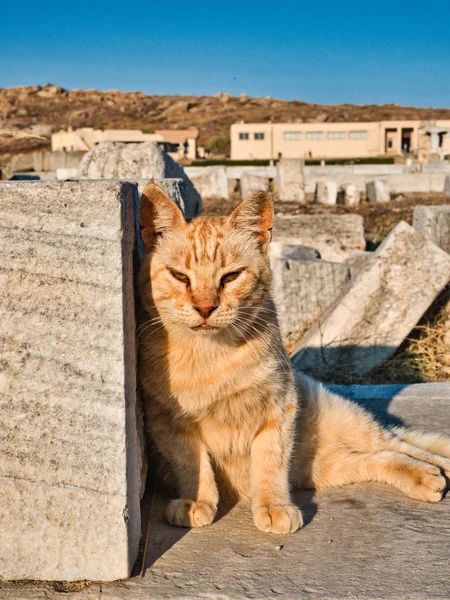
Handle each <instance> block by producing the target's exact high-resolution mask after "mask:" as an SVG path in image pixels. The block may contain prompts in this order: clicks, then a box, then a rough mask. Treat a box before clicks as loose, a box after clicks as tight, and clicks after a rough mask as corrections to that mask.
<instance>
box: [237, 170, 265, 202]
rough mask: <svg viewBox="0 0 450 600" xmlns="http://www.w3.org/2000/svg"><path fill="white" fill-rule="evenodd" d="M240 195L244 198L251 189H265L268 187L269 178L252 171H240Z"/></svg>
mask: <svg viewBox="0 0 450 600" xmlns="http://www.w3.org/2000/svg"><path fill="white" fill-rule="evenodd" d="M240 184H241V197H242V199H244V198H246V197H247V196H248V195H249V194H250V193H251V192H253V190H265V191H267V190H268V189H269V180H268V179H267V177H261V176H260V175H255V174H253V173H242V175H241V179H240Z"/></svg>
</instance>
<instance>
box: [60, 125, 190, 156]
mask: <svg viewBox="0 0 450 600" xmlns="http://www.w3.org/2000/svg"><path fill="white" fill-rule="evenodd" d="M197 138H198V130H197V129H178V130H176V129H160V130H156V131H155V133H144V132H143V131H141V130H140V129H105V130H103V129H93V128H92V127H82V128H80V129H75V130H73V129H72V128H71V127H69V129H68V130H67V131H64V130H61V131H58V132H57V133H54V134H53V135H52V151H53V152H57V151H60V150H63V151H66V152H74V151H75V152H77V151H78V152H89V150H92V148H93V147H94V146H95V145H96V144H98V143H99V142H124V143H128V144H130V143H137V142H156V143H157V144H158V145H159V146H160V147H161V148H162V149H163V150H165V152H167V153H168V154H169V155H170V156H171V157H172V158H173V159H174V160H180V159H182V158H187V159H190V160H194V159H195V158H196V156H197Z"/></svg>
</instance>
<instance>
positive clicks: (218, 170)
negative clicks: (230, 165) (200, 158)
mask: <svg viewBox="0 0 450 600" xmlns="http://www.w3.org/2000/svg"><path fill="white" fill-rule="evenodd" d="M192 181H193V183H194V185H195V188H196V189H197V190H198V193H199V194H200V196H201V197H202V198H228V197H229V193H230V192H229V187H228V176H227V169H226V167H221V166H218V167H206V168H205V169H204V170H203V171H202V173H201V175H199V176H197V177H193V178H192Z"/></svg>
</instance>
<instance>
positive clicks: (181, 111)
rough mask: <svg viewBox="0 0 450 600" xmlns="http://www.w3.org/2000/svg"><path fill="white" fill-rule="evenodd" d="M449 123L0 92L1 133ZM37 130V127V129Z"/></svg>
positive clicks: (17, 145) (263, 104)
mask: <svg viewBox="0 0 450 600" xmlns="http://www.w3.org/2000/svg"><path fill="white" fill-rule="evenodd" d="M383 119H384V120H390V119H450V108H447V109H443V108H442V109H439V108H430V109H429V108H414V107H405V106H397V105H395V104H384V105H381V106H380V105H376V104H369V105H355V104H337V105H324V104H310V103H307V102H301V101H300V100H292V101H286V100H278V99H275V98H251V97H249V96H247V95H241V96H231V95H230V94H227V93H224V92H221V93H219V94H216V95H215V96H148V95H146V94H143V93H142V92H119V91H116V90H109V91H106V92H102V91H98V90H81V89H75V90H65V89H63V88H62V87H60V86H57V85H53V84H47V85H44V86H38V85H30V86H24V87H17V88H0V129H8V130H25V131H30V130H34V131H38V130H39V128H38V127H37V126H39V125H41V126H42V125H47V126H48V127H47V131H46V132H47V135H48V134H49V133H50V132H51V131H56V130H59V129H61V128H67V127H68V126H69V125H71V126H72V127H73V128H76V127H95V128H103V129H104V128H117V129H128V128H132V129H143V130H147V131H149V130H150V131H151V130H153V129H166V128H167V129H169V128H170V129H184V128H188V127H197V128H198V129H199V131H200V139H199V143H200V144H203V143H205V142H207V141H208V140H211V138H213V137H214V136H227V135H229V128H230V125H231V124H232V123H234V122H236V121H240V120H242V121H248V122H261V121H273V122H283V121H284V122H286V121H291V122H295V121H298V122H326V121H375V120H383ZM41 130H42V128H41ZM45 146H48V143H46V142H44V141H42V140H36V139H17V138H6V137H0V153H2V154H4V153H6V152H18V151H29V150H32V149H33V148H36V147H45Z"/></svg>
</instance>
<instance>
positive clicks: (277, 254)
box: [269, 242, 320, 261]
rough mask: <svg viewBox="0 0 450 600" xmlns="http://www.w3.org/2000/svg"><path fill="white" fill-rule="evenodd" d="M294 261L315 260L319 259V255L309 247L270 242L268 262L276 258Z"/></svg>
mask: <svg viewBox="0 0 450 600" xmlns="http://www.w3.org/2000/svg"><path fill="white" fill-rule="evenodd" d="M281 257H283V258H285V259H289V258H292V259H296V260H316V259H317V258H320V253H319V252H318V251H317V250H316V249H315V248H311V247H309V246H296V245H293V244H283V243H282V242H271V243H270V245H269V260H271V261H272V259H276V258H281Z"/></svg>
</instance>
